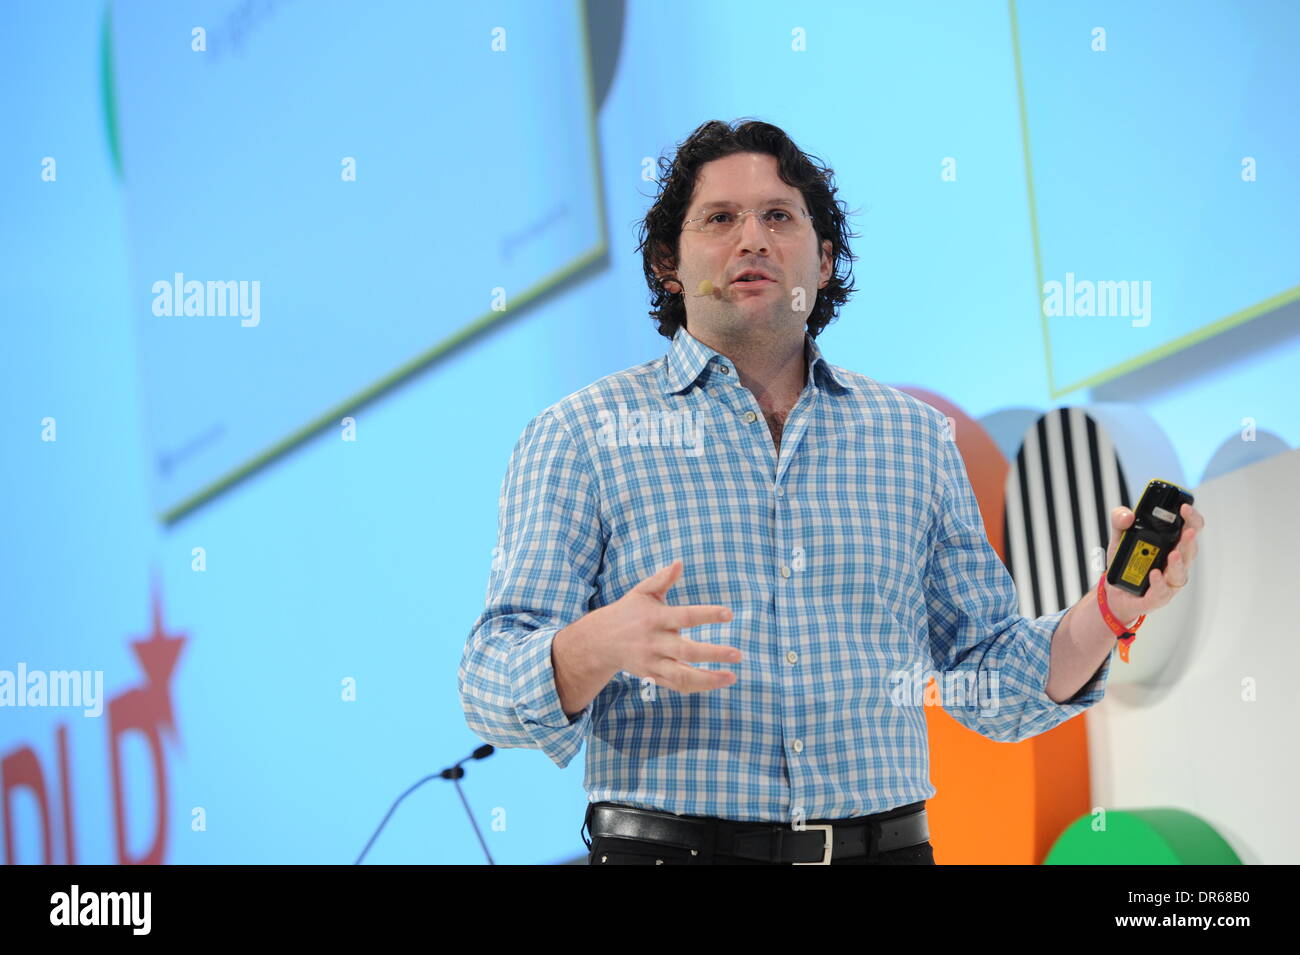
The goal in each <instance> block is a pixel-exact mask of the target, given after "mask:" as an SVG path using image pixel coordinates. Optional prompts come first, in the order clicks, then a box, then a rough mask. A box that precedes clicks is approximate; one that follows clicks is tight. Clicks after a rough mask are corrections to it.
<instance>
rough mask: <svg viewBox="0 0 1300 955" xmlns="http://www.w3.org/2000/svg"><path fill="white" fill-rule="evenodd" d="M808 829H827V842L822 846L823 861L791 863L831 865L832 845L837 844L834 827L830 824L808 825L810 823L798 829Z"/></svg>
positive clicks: (794, 863) (796, 863)
mask: <svg viewBox="0 0 1300 955" xmlns="http://www.w3.org/2000/svg"><path fill="white" fill-rule="evenodd" d="M808 829H824V830H826V842H825V844H824V845H823V846H822V857H821V861H820V862H791V863H790V864H791V865H830V864H831V846H832V845H834V844H835V838H834V835H833V832H834V830H833V829H832V827H831V826H830V825H829V824H828V825H824V826H808V825H805V826H803V827H802V828H800V829H799V830H797V831H799V832H803V831H805V830H808Z"/></svg>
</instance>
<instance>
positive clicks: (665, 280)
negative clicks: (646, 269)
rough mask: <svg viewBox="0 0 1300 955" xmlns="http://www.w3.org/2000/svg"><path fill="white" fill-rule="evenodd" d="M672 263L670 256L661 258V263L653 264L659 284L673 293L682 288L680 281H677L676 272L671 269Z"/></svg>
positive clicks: (672, 267)
mask: <svg viewBox="0 0 1300 955" xmlns="http://www.w3.org/2000/svg"><path fill="white" fill-rule="evenodd" d="M673 269H674V263H673V260H672V259H671V258H665V259H663V264H662V265H655V266H654V273H655V277H656V278H658V279H659V284H660V285H662V286H663V287H664V288H665V289H667V290H668V291H669V292H673V293H674V294H675V293H677V292H680V291H681V290H682V283H681V282H679V281H677V274H676V272H674V271H673Z"/></svg>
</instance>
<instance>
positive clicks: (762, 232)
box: [736, 212, 772, 252]
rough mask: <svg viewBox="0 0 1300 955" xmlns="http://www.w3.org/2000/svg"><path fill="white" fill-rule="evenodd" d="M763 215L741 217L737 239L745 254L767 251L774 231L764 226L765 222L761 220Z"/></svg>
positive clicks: (758, 213) (751, 213)
mask: <svg viewBox="0 0 1300 955" xmlns="http://www.w3.org/2000/svg"><path fill="white" fill-rule="evenodd" d="M761 215H762V213H761V212H750V213H747V214H745V215H743V216H741V217H740V224H739V225H737V226H736V234H737V238H738V239H739V240H740V243H741V249H742V250H743V251H745V252H766V251H767V244H768V242H769V241H770V240H771V237H772V230H771V229H769V228H768V227H767V226H765V225H764V224H763V220H762V219H760V218H759V216H761Z"/></svg>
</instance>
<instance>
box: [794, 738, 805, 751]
mask: <svg viewBox="0 0 1300 955" xmlns="http://www.w3.org/2000/svg"><path fill="white" fill-rule="evenodd" d="M794 751H795V752H796V753H802V752H803V740H801V739H797V740H795V741H794Z"/></svg>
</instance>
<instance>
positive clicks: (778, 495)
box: [776, 487, 785, 497]
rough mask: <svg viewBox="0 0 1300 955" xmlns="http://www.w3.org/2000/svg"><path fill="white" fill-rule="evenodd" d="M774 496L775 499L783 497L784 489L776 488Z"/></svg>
mask: <svg viewBox="0 0 1300 955" xmlns="http://www.w3.org/2000/svg"><path fill="white" fill-rule="evenodd" d="M776 496H777V497H785V488H783V487H778V488H777V489H776Z"/></svg>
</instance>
